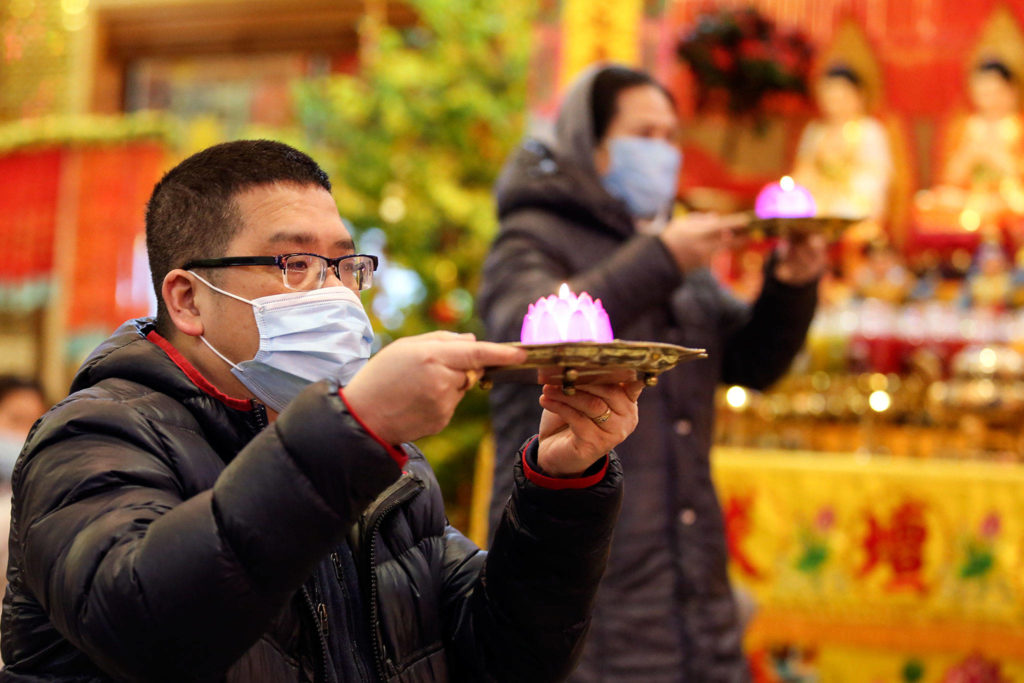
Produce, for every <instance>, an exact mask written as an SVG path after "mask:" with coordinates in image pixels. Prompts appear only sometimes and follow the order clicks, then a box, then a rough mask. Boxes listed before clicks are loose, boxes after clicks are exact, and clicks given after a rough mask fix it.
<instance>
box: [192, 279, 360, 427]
mask: <svg viewBox="0 0 1024 683" xmlns="http://www.w3.org/2000/svg"><path fill="white" fill-rule="evenodd" d="M192 274H193V275H195V276H196V278H198V279H199V280H200V281H201V282H203V283H204V284H205V285H206V286H207V287H209V288H210V289H212V290H214V291H215V292H219V293H221V294H223V295H225V296H230V297H231V298H233V299H238V300H239V301H243V302H245V303H247V304H250V305H251V306H252V309H253V316H254V317H255V318H256V327H257V328H258V329H259V333H260V345H259V350H258V351H257V352H256V355H255V357H253V359H252V360H247V361H242V362H240V363H233V362H232V361H230V360H228V358H227V357H225V356H224V354H222V353H221V352H220V351H218V350H217V349H215V348H213V345H212V344H210V342H209V341H207V340H206V338H205V337H203V336H202V335H200V337H199V338H200V339H201V340H202V341H203V343H204V344H206V345H207V346H208V347H209V348H210V350H211V351H213V352H214V353H215V354H217V355H218V356H220V358H221V359H222V360H223V361H224V362H225V363H227V364H228V365H230V366H231V374H233V375H234V376H235V377H236V378H237V379H238V381H239V382H241V383H242V384H243V385H244V386H245V387H246V388H247V389H248V390H249V391H251V392H252V393H253V395H254V396H255V397H256V398H258V399H259V400H261V401H263V402H264V403H265V404H266V405H267V406H268V407H270V408H272V409H273V410H275V411H277V412H281V411H282V410H284V409H285V407H286V406H287V405H288V404H289V403H290V402H291V400H292V399H293V398H295V397H296V396H297V395H298V394H299V392H300V391H302V390H303V389H305V388H306V387H307V386H309V385H310V384H312V383H313V382H318V381H320V380H322V379H330V380H333V381H335V382H337V383H338V384H340V385H342V386H344V385H345V384H348V382H349V380H351V379H352V377H353V376H354V375H355V374H356V372H358V371H359V370H360V369H361V368H362V367H363V366H364V365H366V361H367V360H368V359H369V358H370V346H371V344H372V343H373V329H372V328H371V327H370V319H369V318H368V317H367V316H366V311H365V310H364V309H363V303H362V302H361V301H360V300H359V295H357V294H356V293H355V292H353V291H352V290H351V289H349V288H348V287H323V288H321V289H314V290H312V291H308V292H288V293H286V294H275V295H273V296H264V297H259V298H257V299H252V300H249V299H243V298H242V297H240V296H237V295H235V294H232V293H231V292H226V291H224V290H223V289H219V288H218V287H215V286H214V285H212V284H210V283H209V282H207V281H206V280H205V279H203V278H202V277H201V276H199V275H197V274H196V273H194V272H193V273H192Z"/></svg>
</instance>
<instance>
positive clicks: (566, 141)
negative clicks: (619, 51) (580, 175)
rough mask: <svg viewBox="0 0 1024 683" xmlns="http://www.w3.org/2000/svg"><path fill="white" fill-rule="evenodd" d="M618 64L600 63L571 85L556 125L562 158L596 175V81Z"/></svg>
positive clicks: (584, 72) (556, 139) (556, 134)
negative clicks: (594, 98)
mask: <svg viewBox="0 0 1024 683" xmlns="http://www.w3.org/2000/svg"><path fill="white" fill-rule="evenodd" d="M612 66H614V65H612V64H598V65H594V66H591V67H588V68H587V69H586V70H585V71H583V73H582V74H580V75H579V76H578V77H577V78H576V80H575V81H574V82H573V84H572V86H570V88H569V90H568V92H566V94H565V97H564V98H563V99H562V106H561V108H560V109H559V110H558V120H557V122H556V123H555V152H556V153H557V154H558V156H559V157H561V158H562V159H565V160H566V161H570V162H572V163H574V164H576V165H577V166H578V167H579V168H580V169H582V170H585V171H588V172H590V173H592V174H594V175H595V176H596V175H597V169H596V168H595V167H594V148H595V147H596V146H597V141H596V140H595V139H594V107H593V90H594V79H596V78H597V76H598V74H600V73H601V72H602V71H604V70H605V69H608V68H610V67H612Z"/></svg>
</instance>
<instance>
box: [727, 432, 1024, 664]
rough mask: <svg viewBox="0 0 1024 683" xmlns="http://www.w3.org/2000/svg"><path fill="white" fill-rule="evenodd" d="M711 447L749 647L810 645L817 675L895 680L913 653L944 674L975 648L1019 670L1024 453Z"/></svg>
mask: <svg viewBox="0 0 1024 683" xmlns="http://www.w3.org/2000/svg"><path fill="white" fill-rule="evenodd" d="M712 457H713V463H714V465H713V466H714V473H715V479H716V483H717V486H718V490H719V494H720V497H721V501H722V507H723V510H724V512H725V515H726V520H727V525H728V529H729V530H728V538H729V547H730V553H731V556H732V562H731V571H732V575H733V578H734V580H735V581H736V583H737V584H738V585H739V586H741V587H743V588H745V589H746V590H748V591H750V592H751V593H753V595H754V596H755V598H756V601H757V603H758V612H757V614H756V616H755V619H754V621H753V623H752V625H751V628H750V631H749V633H748V646H749V647H750V648H751V649H753V650H756V649H758V648H768V647H771V646H772V645H774V644H779V643H797V644H800V645H803V646H808V647H812V648H815V649H816V651H817V654H816V659H817V662H816V667H817V668H818V670H819V675H821V676H822V677H823V678H822V680H843V681H845V680H850V681H854V680H878V681H889V680H893V681H898V680H901V678H900V676H901V675H902V674H900V673H899V672H900V671H902V669H903V668H904V667H905V666H907V662H908V661H909V659H908V658H917V659H916V660H914V661H917V662H919V663H921V665H922V666H925V674H926V675H924V677H923V678H921V679H920V680H923V681H927V680H942V677H941V676H940V675H939V674H940V672H941V671H942V670H944V669H947V668H948V667H950V666H954V665H955V664H956V662H957V661H959V660H962V659H964V657H966V656H969V655H972V654H974V655H978V656H983V657H987V658H991V659H994V660H996V661H998V662H999V663H1000V664H1001V666H1002V673H1003V674H1004V675H1009V676H1010V677H1011V680H1024V466H1022V465H1019V464H1013V463H996V462H965V461H938V460H916V459H908V458H894V457H871V456H859V455H840V454H827V453H794V452H790V451H760V450H746V449H733V448H724V447H722V448H717V449H715V451H714V453H713V456H712ZM869 665H870V667H871V668H870V672H869V671H868V670H867V669H865V668H864V667H866V666H869ZM926 665H927V666H926ZM851 667H852V670H851ZM868 673H870V676H869V677H868V678H864V677H863V676H864V675H867V674H868Z"/></svg>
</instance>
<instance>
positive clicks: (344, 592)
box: [331, 552, 369, 681]
mask: <svg viewBox="0 0 1024 683" xmlns="http://www.w3.org/2000/svg"><path fill="white" fill-rule="evenodd" d="M331 561H332V562H334V574H335V576H337V577H338V586H340V587H341V597H342V600H344V601H345V603H346V604H348V602H349V599H350V598H349V592H348V586H346V585H345V579H344V577H343V576H342V575H341V558H340V557H338V553H337V552H333V553H331ZM346 615H347V617H348V619H347V621H348V645H349V647H350V648H352V652H353V653H355V652H358V651H359V643H358V642H356V637H355V635H354V634H355V630H356V629H357V628H359V625H358V624H357V623H356V622H355V620H354V619H353V618H352V611H351V610H348V611H347V612H346ZM355 662H356V668H358V669H359V680H361V681H367V680H369V679H368V678H367V677H366V669H365V668H364V667H363V660H362V659H360V658H359V657H355Z"/></svg>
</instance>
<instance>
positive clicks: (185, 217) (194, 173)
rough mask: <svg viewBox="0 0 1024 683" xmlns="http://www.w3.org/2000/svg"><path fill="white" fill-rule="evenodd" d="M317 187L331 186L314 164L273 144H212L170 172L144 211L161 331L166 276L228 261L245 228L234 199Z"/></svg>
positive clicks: (164, 326)
mask: <svg viewBox="0 0 1024 683" xmlns="http://www.w3.org/2000/svg"><path fill="white" fill-rule="evenodd" d="M274 183H292V184H296V185H304V186H309V185H315V186H319V187H322V188H324V189H325V190H327V191H330V189H331V181H330V180H329V179H328V178H327V174H326V173H325V172H324V170H323V169H322V168H320V166H319V165H317V163H316V162H315V161H313V159H311V158H310V157H309V156H308V155H306V154H303V153H302V152H300V151H299V150H297V149H294V148H293V147H289V146H288V145H285V144H283V143H280V142H274V141H272V140H238V141H235V142H225V143H223V144H220V145H214V146H213V147H210V148H208V149H205V150H203V151H202V152H198V153H196V154H193V155H192V156H190V157H189V158H187V159H185V160H184V161H182V162H181V163H180V164H178V165H177V166H175V167H174V168H172V169H171V170H170V171H168V172H167V174H166V175H164V177H163V178H162V179H161V180H160V182H159V183H157V184H156V187H154V188H153V194H152V195H151V196H150V198H149V203H148V204H147V206H146V251H147V253H148V255H149V268H150V271H151V272H152V275H153V287H154V289H155V290H156V300H157V329H158V330H159V331H160V332H161V333H162V334H164V333H166V332H167V331H168V329H167V325H168V320H167V308H166V306H165V305H164V302H163V297H162V296H161V289H162V287H163V281H164V277H165V276H166V275H167V273H169V272H170V271H172V270H174V269H175V268H180V267H181V266H182V265H183V264H184V263H186V262H187V261H189V260H191V259H196V258H215V257H218V256H226V254H225V253H224V250H225V249H226V248H227V245H228V242H230V241H231V239H232V238H233V237H234V236H235V233H236V232H237V231H238V229H239V228H240V227H241V220H240V219H241V217H240V216H239V214H238V208H237V205H236V204H235V198H236V197H237V196H238V194H240V193H241V192H244V191H245V190H248V189H250V188H252V187H255V186H258V185H269V184H274Z"/></svg>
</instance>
